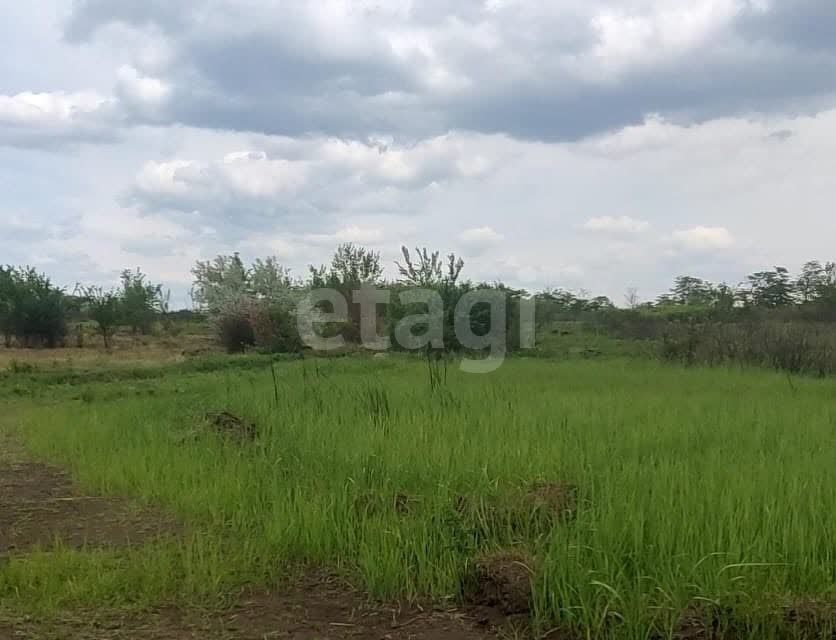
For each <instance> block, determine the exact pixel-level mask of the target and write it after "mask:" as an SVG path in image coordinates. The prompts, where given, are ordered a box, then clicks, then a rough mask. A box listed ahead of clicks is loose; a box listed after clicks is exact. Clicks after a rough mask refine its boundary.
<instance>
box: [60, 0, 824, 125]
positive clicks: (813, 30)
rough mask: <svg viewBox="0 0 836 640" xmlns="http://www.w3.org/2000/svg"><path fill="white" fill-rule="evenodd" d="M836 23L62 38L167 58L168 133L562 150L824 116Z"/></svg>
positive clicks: (361, 22) (196, 18)
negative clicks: (460, 132)
mask: <svg viewBox="0 0 836 640" xmlns="http://www.w3.org/2000/svg"><path fill="white" fill-rule="evenodd" d="M834 24H836V18H834V9H833V8H832V6H831V5H830V3H826V2H823V1H822V0H797V1H796V2H792V3H765V2H755V1H754V0H643V1H642V2H634V3H627V2H625V1H621V0H590V1H581V0H567V1H566V2H560V3H535V2H525V1H522V0H517V1H514V2H487V3H481V2H475V1H466V2H460V3H452V2H430V3H421V4H420V5H417V4H413V3H407V2H392V3H384V4H381V3H379V2H372V1H370V0H369V1H365V0H364V1H361V2H348V1H347V0H328V1H327V2H322V3H313V4H300V3H286V2H280V1H278V0H277V1H275V2H269V3H262V2H253V1H245V2H239V1H237V0H236V1H234V2H233V0H218V1H217V2H213V3H208V4H207V3H196V2H193V1H185V2H179V3H169V2H160V1H152V2H137V1H136V0H107V1H105V0H81V1H79V2H77V3H76V4H75V5H74V8H73V11H72V13H71V15H70V17H69V20H68V21H67V23H66V30H65V33H66V36H67V38H68V39H69V40H71V41H73V42H83V41H91V40H92V41H94V42H98V41H103V40H107V34H108V33H110V32H111V31H113V30H115V29H118V30H121V31H119V33H121V32H122V31H124V30H133V31H136V32H138V33H141V34H143V36H144V38H137V41H138V42H142V41H143V40H147V38H149V37H150V38H155V39H158V40H160V41H161V42H162V43H164V44H163V46H164V48H165V49H166V51H167V52H168V54H167V55H166V56H165V60H162V61H161V60H158V59H157V60H155V67H158V68H155V69H154V72H155V73H154V74H150V77H153V78H156V79H157V80H158V81H159V82H160V83H161V85H163V86H165V87H168V88H170V91H171V93H170V98H171V99H170V100H169V101H168V102H167V104H166V108H165V109H164V113H163V114H161V117H165V118H166V119H167V120H166V121H168V122H172V123H174V122H177V123H183V124H187V125H191V126H200V127H212V128H226V129H234V130H239V131H259V132H264V133H270V134H280V135H299V134H303V133H316V134H320V135H323V134H324V135H338V136H345V137H363V136H365V135H368V134H369V133H370V132H378V133H379V132H388V133H393V134H396V135H399V136H405V137H410V138H420V137H431V136H435V135H438V134H440V133H444V132H446V131H449V130H450V129H467V130H473V131H480V132H485V133H506V134H509V135H513V136H516V137H524V138H530V139H537V140H550V141H554V140H576V139H579V138H581V137H584V136H588V135H593V134H596V133H601V132H603V131H608V130H612V129H617V128H620V127H623V126H625V125H628V124H635V123H640V122H642V121H643V119H644V118H645V116H646V115H647V114H650V113H661V114H664V115H667V116H677V117H682V118H687V119H688V120H691V121H704V120H707V119H710V118H714V117H718V116H721V115H738V114H744V113H750V112H752V111H753V110H757V111H761V112H781V111H786V110H787V109H790V108H791V109H795V110H797V109H799V108H800V109H808V110H815V108H816V107H815V106H814V105H815V103H816V102H817V101H818V100H820V99H821V98H826V97H827V96H830V95H831V94H832V93H833V92H834V90H836V81H834V78H836V46H832V44H830V43H832V38H830V39H828V37H827V34H830V33H832V29H829V27H832V26H833V25H834ZM139 46H140V45H137V48H139ZM134 57H135V62H134V64H135V65H136V68H137V73H138V74H139V75H143V74H145V73H146V72H149V70H148V69H143V68H142V67H143V64H144V62H143V59H144V56H143V55H142V52H141V51H136V53H135V56H134ZM486 60H490V64H485V61H486ZM149 73H150V72H149Z"/></svg>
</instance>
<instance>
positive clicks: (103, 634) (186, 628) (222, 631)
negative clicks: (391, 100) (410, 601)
mask: <svg viewBox="0 0 836 640" xmlns="http://www.w3.org/2000/svg"><path fill="white" fill-rule="evenodd" d="M177 530H178V528H177V525H176V524H175V523H174V522H173V521H172V520H171V519H170V518H167V517H165V516H164V515H162V514H161V513H159V512H156V511H154V510H152V509H148V508H141V507H138V506H137V505H134V504H132V503H131V502H130V501H127V500H122V499H119V498H111V497H103V496H94V495H86V494H84V493H82V492H80V491H79V490H78V488H77V487H76V486H75V485H74V483H73V482H72V480H71V478H70V477H69V476H68V474H67V473H66V472H64V471H62V470H61V469H58V468H56V467H53V466H50V465H46V464H43V463H40V462H34V461H32V460H31V459H29V458H28V456H27V455H26V453H25V451H24V450H23V448H22V447H21V446H20V444H19V443H18V442H17V441H16V440H15V439H14V438H13V437H11V436H10V435H9V433H8V432H7V431H5V430H4V429H2V428H0V571H2V560H3V559H4V558H8V557H10V556H13V555H24V554H25V553H26V552H27V551H29V550H31V549H33V548H36V547H40V548H45V549H48V548H49V547H51V546H53V545H54V544H55V543H56V541H58V540H60V542H61V544H62V545H63V546H65V547H75V548H83V547H102V546H104V547H118V546H123V545H127V544H140V543H143V542H147V541H149V540H152V539H154V538H157V537H159V536H162V535H169V534H173V533H176V532H177ZM478 618H479V616H475V615H473V614H472V613H471V614H470V615H465V614H464V613H462V612H459V611H456V610H454V609H450V610H422V609H418V608H415V607H408V606H405V607H400V606H397V607H396V606H382V605H379V604H370V603H369V601H368V599H367V598H365V597H364V596H363V594H362V593H361V592H359V591H357V590H355V589H353V588H351V587H350V586H349V585H347V584H346V583H345V582H343V581H341V580H339V579H337V578H334V577H332V576H328V575H325V574H314V575H308V576H306V577H304V578H302V579H300V580H299V581H297V582H296V583H295V584H293V585H291V586H289V587H288V588H287V589H284V590H282V591H281V592H277V593H265V592H252V593H247V594H242V596H241V598H240V599H239V600H238V602H237V604H236V605H235V606H234V607H233V608H231V609H230V610H228V611H225V612H217V611H215V612H213V611H206V610H201V609H198V608H195V609H183V608H176V607H163V608H158V609H155V610H152V611H147V612H143V613H119V612H107V611H96V610H94V611H83V612H73V614H72V615H67V616H66V617H59V618H58V619H56V620H53V621H50V622H37V621H33V620H31V619H26V620H20V621H17V620H12V621H5V622H3V621H0V640H69V639H76V638H77V639H79V640H116V639H126V640H127V639H131V640H152V639H154V640H181V639H184V640H185V639H194V640H198V639H199V640H233V639H234V640H245V639H246V640H249V639H252V640H256V639H258V640H262V639H263V638H293V639H298V640H315V639H327V640H348V639H369V640H372V639H373V640H400V639H404V640H406V639H414V640H478V639H484V638H495V637H496V634H495V633H494V632H493V631H492V630H491V628H490V625H489V624H488V622H487V619H483V620H482V621H481V623H480V621H479V620H478Z"/></svg>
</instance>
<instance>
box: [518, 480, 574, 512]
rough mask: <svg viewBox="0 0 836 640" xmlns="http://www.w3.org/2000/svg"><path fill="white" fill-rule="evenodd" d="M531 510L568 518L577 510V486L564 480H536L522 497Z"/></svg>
mask: <svg viewBox="0 0 836 640" xmlns="http://www.w3.org/2000/svg"><path fill="white" fill-rule="evenodd" d="M523 503H524V504H525V505H526V506H527V507H529V508H531V509H532V510H536V511H541V512H546V513H548V514H550V515H554V516H557V517H558V518H561V519H564V520H569V519H572V518H574V517H575V514H576V513H577V511H578V488H577V486H575V485H573V484H568V483H566V482H536V483H535V484H533V485H532V486H531V487H530V488H529V489H528V491H527V492H526V493H525V495H524V497H523Z"/></svg>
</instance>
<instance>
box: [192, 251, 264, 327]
mask: <svg viewBox="0 0 836 640" xmlns="http://www.w3.org/2000/svg"><path fill="white" fill-rule="evenodd" d="M192 276H194V284H193V286H192V299H193V300H194V301H195V302H196V303H197V304H198V305H199V306H200V307H201V308H202V309H204V310H206V311H209V312H210V313H216V312H217V311H218V310H219V309H220V308H221V307H222V306H225V305H226V304H228V303H229V301H230V300H235V299H238V298H241V297H243V296H247V295H249V293H250V271H249V270H248V269H247V268H246V267H244V263H243V262H242V261H241V257H240V256H239V255H238V254H237V253H234V254H233V255H231V256H227V255H220V256H217V257H216V258H215V259H214V260H212V261H211V262H210V261H208V260H207V261H205V262H200V261H198V262H197V264H195V266H194V268H193V269H192Z"/></svg>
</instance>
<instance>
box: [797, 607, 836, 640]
mask: <svg viewBox="0 0 836 640" xmlns="http://www.w3.org/2000/svg"><path fill="white" fill-rule="evenodd" d="M784 619H785V620H786V622H787V624H788V625H789V626H790V627H791V628H792V629H793V631H794V632H795V633H796V634H797V635H798V637H800V638H819V637H821V638H827V637H829V638H833V640H836V600H799V601H797V602H794V603H793V604H791V605H788V606H786V607H785V609H784ZM828 634H829V635H828Z"/></svg>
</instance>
